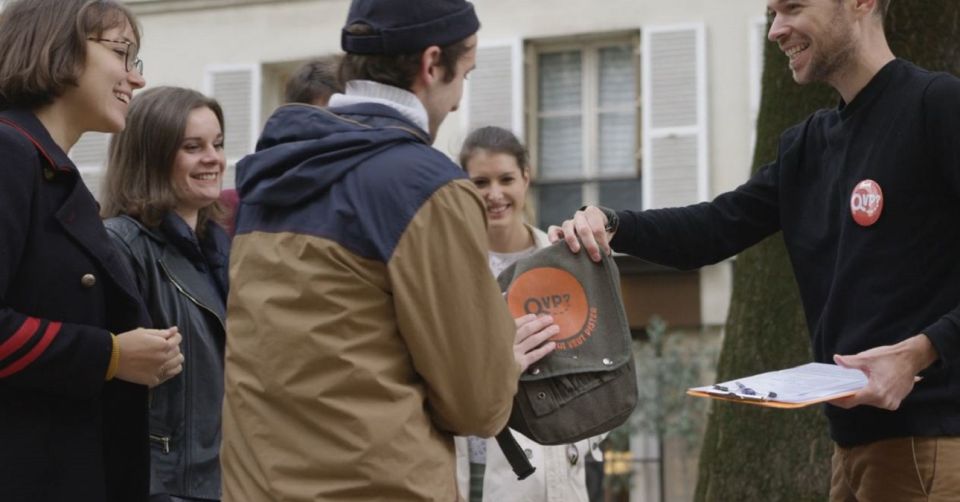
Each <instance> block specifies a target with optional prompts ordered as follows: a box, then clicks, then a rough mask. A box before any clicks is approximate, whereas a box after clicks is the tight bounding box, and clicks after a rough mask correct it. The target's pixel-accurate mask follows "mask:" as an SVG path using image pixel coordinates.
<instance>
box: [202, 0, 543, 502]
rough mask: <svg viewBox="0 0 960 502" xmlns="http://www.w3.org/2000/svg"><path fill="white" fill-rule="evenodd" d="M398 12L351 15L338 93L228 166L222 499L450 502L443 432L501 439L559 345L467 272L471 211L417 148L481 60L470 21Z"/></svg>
mask: <svg viewBox="0 0 960 502" xmlns="http://www.w3.org/2000/svg"><path fill="white" fill-rule="evenodd" d="M411 5H412V4H411V3H410V2H398V1H396V0H354V1H353V2H352V3H351V5H350V10H349V13H348V15H347V22H346V24H345V27H344V30H343V34H342V39H341V45H342V47H343V49H344V50H345V51H346V52H347V55H346V56H345V57H344V61H343V64H342V65H341V75H342V76H345V78H343V81H344V82H346V89H345V93H344V94H335V95H334V96H333V97H332V98H331V99H330V104H329V108H327V109H323V108H319V107H314V106H302V105H288V106H282V107H280V108H279V109H277V111H276V112H274V114H273V115H272V116H271V117H270V119H269V120H268V121H267V124H266V127H265V128H264V131H263V134H262V135H261V137H260V140H259V141H258V143H257V144H258V151H257V152H256V153H254V154H252V155H250V156H248V157H246V158H244V159H243V160H242V161H241V162H240V164H239V166H238V169H237V178H238V181H239V183H238V186H239V190H240V199H241V201H242V203H241V204H240V208H239V213H238V217H237V234H236V237H235V238H234V243H233V248H232V250H231V262H230V280H231V284H232V288H231V294H230V298H229V301H228V307H227V308H228V318H229V323H228V332H229V336H228V337H227V359H226V381H225V383H226V392H225V397H224V416H223V424H224V432H223V448H222V451H221V455H222V465H223V469H224V471H223V479H224V500H225V501H239V500H244V501H245V500H257V501H260V500H300V501H308V500H310V501H320V500H336V501H338V502H339V501H350V500H391V501H393V500H440V501H454V500H457V499H458V492H457V483H456V474H455V470H456V469H455V459H454V446H453V436H454V435H455V434H460V435H471V434H472V435H479V436H492V435H494V434H496V433H497V432H500V430H502V429H503V427H504V426H505V425H506V422H507V419H508V418H509V415H510V411H511V408H512V401H513V395H514V394H515V393H516V386H517V381H518V378H519V375H520V372H521V371H522V370H523V369H524V368H525V367H526V366H527V365H529V364H530V363H531V362H533V361H536V360H537V359H539V358H540V357H542V356H543V355H544V354H546V353H547V352H549V351H550V350H552V349H553V346H554V345H555V344H554V343H553V342H546V343H544V342H545V341H546V339H547V338H549V336H550V332H549V331H547V332H544V331H543V330H544V328H548V327H549V326H550V325H552V324H553V320H552V318H550V317H549V316H544V317H543V318H534V316H527V317H526V318H523V319H522V321H521V322H520V323H517V322H515V321H514V320H513V319H512V318H511V316H510V313H509V311H508V309H507V306H506V303H505V302H504V301H503V297H502V296H501V294H500V290H499V288H498V287H497V284H496V281H494V279H493V278H492V277H491V276H490V274H489V273H487V272H486V271H483V270H481V269H482V268H484V267H486V262H487V239H486V228H485V221H484V220H485V217H484V205H483V200H482V199H481V198H480V197H479V195H478V194H477V191H476V188H475V187H474V186H473V184H472V183H470V181H469V180H467V179H465V176H464V173H463V171H462V170H461V169H460V168H459V167H457V165H456V164H454V163H453V162H451V161H450V159H449V158H448V157H447V156H446V155H444V154H443V153H441V152H439V151H437V150H436V149H434V148H433V147H432V146H431V145H432V143H433V141H434V138H435V137H436V134H437V130H438V128H439V127H440V124H441V123H442V122H443V120H444V119H445V118H446V116H447V114H448V113H449V112H450V111H452V110H455V109H456V108H457V106H458V104H459V102H460V98H461V95H462V91H463V82H464V79H465V78H466V75H467V73H468V72H469V71H470V70H472V69H473V67H474V65H475V63H476V47H477V36H476V32H477V30H478V29H479V26H480V23H479V20H478V19H477V17H476V13H475V11H474V8H473V5H472V4H470V3H469V2H466V1H464V0H421V1H418V2H416V8H411ZM517 324H520V326H519V328H518V326H517ZM517 338H519V339H521V340H524V341H525V342H524V343H520V344H515V339H517ZM541 344H542V345H543V347H541V348H539V349H534V350H532V351H531V350H524V349H527V348H528V346H529V348H530V349H533V348H535V347H539V346H541ZM518 346H519V347H521V350H517V347H518ZM519 352H522V353H519ZM511 356H513V357H511Z"/></svg>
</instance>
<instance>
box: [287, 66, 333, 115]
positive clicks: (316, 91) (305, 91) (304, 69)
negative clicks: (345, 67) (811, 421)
mask: <svg viewBox="0 0 960 502" xmlns="http://www.w3.org/2000/svg"><path fill="white" fill-rule="evenodd" d="M341 59H343V56H341V55H339V54H335V55H331V56H323V57H319V58H316V59H312V60H310V61H307V62H306V63H304V64H303V66H301V67H300V68H298V69H297V71H296V72H295V73H294V74H293V75H292V76H291V77H290V80H287V87H286V91H285V92H284V100H285V101H286V102H287V103H308V104H314V103H315V102H316V101H317V100H323V102H324V103H326V102H327V101H328V100H329V99H330V96H332V95H333V94H335V93H338V92H343V85H342V84H341V83H340V79H339V78H338V76H337V73H338V72H339V70H340V60H341Z"/></svg>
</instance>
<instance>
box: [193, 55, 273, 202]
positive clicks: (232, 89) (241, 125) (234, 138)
mask: <svg viewBox="0 0 960 502" xmlns="http://www.w3.org/2000/svg"><path fill="white" fill-rule="evenodd" d="M204 88H205V91H206V94H207V95H209V96H212V97H214V98H216V100H217V101H218V102H219V103H220V106H221V107H222V108H223V121H224V129H225V130H224V132H223V136H224V140H225V141H224V143H225V146H224V152H225V153H226V156H227V172H226V173H225V174H224V179H223V187H224V188H233V187H234V184H235V183H234V180H235V178H236V171H235V166H236V163H237V161H239V160H240V159H242V158H243V157H244V156H245V155H247V154H250V153H253V150H254V148H255V146H256V144H257V136H258V134H259V130H258V129H259V127H260V66H259V65H255V64H254V65H234V66H216V67H210V68H207V71H206V79H205V86H204Z"/></svg>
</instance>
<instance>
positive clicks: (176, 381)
mask: <svg viewBox="0 0 960 502" xmlns="http://www.w3.org/2000/svg"><path fill="white" fill-rule="evenodd" d="M225 167H226V159H225V157H224V153H223V111H222V110H221V108H220V105H219V104H218V103H217V102H216V100H214V99H212V98H208V97H206V96H204V95H203V94H200V93H199V92H196V91H192V90H190V89H183V88H179V87H159V88H156V89H150V90H148V91H145V92H143V93H141V94H140V95H138V96H137V97H136V98H135V99H134V100H133V102H132V103H131V104H130V115H129V117H128V118H127V127H126V129H124V130H123V132H121V133H120V134H117V135H116V136H114V137H113V140H112V142H111V143H110V160H109V162H108V165H107V175H106V178H105V180H104V193H105V195H104V201H103V210H102V214H103V216H104V217H106V218H109V219H108V220H106V226H107V231H108V233H109V234H110V236H111V238H112V239H113V241H114V244H115V245H116V247H117V249H119V250H120V254H121V255H123V256H124V257H125V258H126V260H127V262H129V264H130V266H131V267H132V269H133V271H134V276H135V277H136V279H137V285H138V286H139V289H140V294H141V295H143V298H144V301H145V302H146V305H147V310H149V312H150V318H151V319H152V322H153V325H154V326H166V325H176V326H178V327H179V328H180V331H181V333H183V345H182V347H181V350H182V351H183V355H184V357H185V358H186V363H185V367H184V371H183V373H181V374H180V375H178V376H177V377H176V378H172V379H170V380H169V381H168V382H166V383H164V384H163V385H161V386H159V387H157V388H155V389H153V390H152V391H151V399H150V443H151V446H152V448H151V459H152V461H153V466H152V469H151V478H150V493H151V502H171V501H182V500H219V499H220V461H219V450H220V406H221V403H222V401H223V351H224V343H225V337H226V329H225V327H224V326H225V325H224V320H225V310H226V299H227V258H228V248H229V239H228V237H227V234H226V232H225V231H224V230H223V228H221V227H220V226H219V225H218V224H217V223H216V221H215V220H216V219H217V218H218V217H219V216H220V208H219V206H218V204H217V198H218V197H219V196H220V187H221V184H222V181H223V172H224V169H225Z"/></svg>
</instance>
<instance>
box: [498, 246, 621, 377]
mask: <svg viewBox="0 0 960 502" xmlns="http://www.w3.org/2000/svg"><path fill="white" fill-rule="evenodd" d="M497 281H498V282H499V283H500V289H501V291H504V292H505V293H506V300H507V304H508V305H509V307H510V313H511V314H512V315H513V317H515V318H516V317H520V316H523V315H526V314H550V315H551V316H553V319H554V322H555V323H556V324H557V325H558V326H560V333H559V334H557V335H556V336H554V337H553V338H552V340H553V341H555V342H556V343H557V348H556V350H554V351H553V352H552V353H550V354H549V355H547V356H546V357H544V358H543V359H541V360H540V361H538V362H537V363H535V364H533V365H531V366H530V367H529V368H528V369H527V371H525V372H524V373H523V375H521V376H520V380H521V381H534V380H542V379H545V378H551V377H555V376H561V375H571V374H575V373H587V372H599V371H610V370H613V369H616V368H619V367H620V366H623V365H624V364H626V363H627V362H629V361H630V358H631V357H633V356H632V353H631V350H630V349H631V346H630V343H631V342H630V328H629V325H628V324H627V316H626V313H625V312H624V308H623V300H622V299H621V297H620V274H619V271H618V270H617V265H616V263H615V262H614V261H613V258H612V257H610V256H604V257H603V260H602V261H601V262H600V263H594V262H593V261H591V260H590V258H589V256H587V253H584V252H581V253H572V252H570V250H569V249H568V248H567V246H566V244H564V243H563V242H562V241H561V242H557V243H554V244H553V245H551V246H548V247H545V248H543V249H540V250H539V251H537V252H536V253H534V254H532V255H530V256H528V257H526V258H523V259H520V260H518V261H516V262H515V263H514V264H513V265H511V266H510V267H508V268H507V269H506V270H504V271H503V272H502V273H501V274H500V275H499V276H498V277H497Z"/></svg>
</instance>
